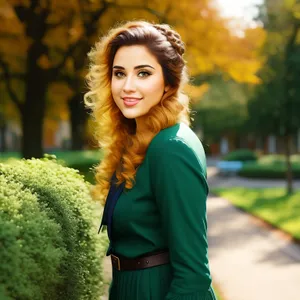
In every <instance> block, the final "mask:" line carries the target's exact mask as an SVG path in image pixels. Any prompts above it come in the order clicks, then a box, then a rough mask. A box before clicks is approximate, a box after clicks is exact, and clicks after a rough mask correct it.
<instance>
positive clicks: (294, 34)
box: [0, 0, 300, 300]
mask: <svg viewBox="0 0 300 300" xmlns="http://www.w3.org/2000/svg"><path fill="white" fill-rule="evenodd" d="M133 19H144V20H148V21H155V22H158V23H168V24H170V25H171V26H173V27H174V28H175V29H176V30H177V31H178V32H179V33H180V35H181V36H182V39H183V41H184V42H185V43H186V54H185V59H186V61H187V64H188V69H189V73H190V76H191V84H190V85H189V86H187V87H186V89H185V91H186V93H187V94H188V95H189V96H190V98H191V109H192V117H193V122H192V128H193V130H194V131H195V132H196V133H197V134H198V136H199V137H200V139H201V140H202V142H203V145H204V147H205V150H206V154H207V158H208V167H209V168H208V177H209V178H208V180H209V183H210V186H211V192H212V194H213V195H218V197H220V198H218V199H221V198H222V197H224V198H226V199H227V200H226V201H229V202H230V203H231V204H230V205H232V206H233V207H238V208H240V209H241V208H242V209H243V211H244V212H247V213H249V214H250V215H251V216H255V218H258V219H259V220H260V221H263V222H265V223H264V224H265V225H264V226H270V227H268V228H269V230H271V229H270V228H272V229H274V228H276V229H278V230H280V232H281V233H282V234H285V236H286V240H290V241H292V242H293V247H294V246H295V245H296V244H299V240H300V218H299V215H300V193H299V188H300V183H299V179H300V84H299V78H300V1H297V0H201V1H200V0H181V1H170V0H153V1H143V0H130V1H129V0H119V1H118V0H75V1H54V0H47V1H46V0H41V1H37V0H26V1H25V0H23V1H22V0H0V24H1V26H0V162H5V163H8V162H9V161H10V160H11V159H20V158H27V159H29V158H32V157H35V158H42V157H43V156H44V154H45V153H47V154H55V155H56V157H57V158H58V159H59V161H60V162H61V163H62V164H64V165H65V166H68V167H72V168H75V169H77V170H79V171H80V173H81V174H83V175H84V176H85V179H86V180H87V181H89V182H91V183H94V176H93V172H92V167H93V166H95V165H96V164H97V163H98V162H99V160H100V159H101V156H102V153H101V150H99V149H97V142H96V141H95V140H94V137H93V121H92V119H91V118H90V116H89V111H87V110H86V109H85V107H84V104H83V94H84V93H85V92H86V91H87V88H86V84H85V81H84V76H85V75H86V73H87V69H88V61H87V53H88V51H89V50H90V49H91V47H92V46H93V45H94V43H95V42H96V41H97V40H98V39H99V37H100V36H101V35H103V34H105V33H106V31H107V30H108V29H109V28H110V27H112V26H113V25H115V24H116V23H118V22H121V21H125V20H133ZM211 203H212V202H211ZM214 203H218V202H217V200H216V201H215V202H214ZM220 203H221V202H220ZM222 203H223V204H224V202H222ZM222 203H221V204H220V205H221V206H222ZM226 203H227V202H226ZM215 209H216V207H215ZM209 213H210V214H211V224H212V228H214V226H213V225H214V224H215V223H216V222H219V223H220V220H222V214H221V215H219V214H217V213H216V214H215V215H213V214H214V206H213V205H212V206H209ZM232 217H233V218H235V216H234V215H233V216H232ZM227 221H228V220H227ZM228 222H229V221H228ZM241 224H242V223H240V224H237V227H239V226H240V227H241V226H242V225H241ZM219 234H220V232H219ZM249 234H250V233H249ZM216 235H217V233H216V234H215V235H212V234H211V238H210V243H211V245H212V251H211V253H212V256H213V254H214V251H217V250H216V249H217V248H218V249H221V248H222V249H227V248H226V247H227V242H226V244H225V245H224V244H222V240H218V239H216ZM250 235H251V234H250ZM214 237H215V239H214ZM233 238H234V234H233V235H232V236H231V237H230V236H229V237H228V239H233ZM226 241H227V240H226ZM274 245H275V244H274V243H273V247H275V246H274ZM293 249H296V248H293ZM297 249H298V248H297ZM227 250H228V249H227ZM293 251H294V252H293V253H298V254H295V255H296V256H297V255H299V256H297V259H295V258H294V261H296V262H297V263H296V264H297V267H298V269H297V270H295V271H294V272H297V273H295V276H296V274H297V275H299V277H298V278H300V273H299V262H300V258H299V257H300V251H299V249H298V250H293ZM298 251H299V252H298ZM227 252H228V251H227ZM243 253H244V255H246V252H243ZM218 255H219V257H222V255H221V254H220V253H218ZM295 255H294V257H296V256H295ZM226 257H227V256H225V257H224V260H225V259H228V261H230V259H229V258H228V257H227V258H226ZM245 257H247V256H245ZM248 257H249V256H248ZM276 257H277V256H276V255H275V259H276ZM273 258H274V257H273ZM253 264H255V263H253ZM231 265H232V264H231ZM257 265H259V264H257ZM212 266H213V269H214V274H221V273H222V272H221V271H220V270H221V268H222V267H224V268H228V267H229V266H226V267H225V266H223V265H222V263H218V262H217V261H216V262H214V260H213V259H212ZM251 270H252V269H251ZM251 270H250V269H249V272H250V273H251V272H252V271H253V272H255V273H253V274H260V273H261V272H262V274H265V273H263V271H262V270H260V269H257V270H256V269H255V270H252V271H251ZM268 271H269V272H271V273H272V272H273V271H274V270H270V269H268ZM276 272H283V273H282V274H285V273H284V271H283V270H280V271H279V270H276ZM250 273H249V274H250ZM273 273H274V272H273ZM225 274H226V273H224V276H223V277H222V276H218V275H217V276H216V282H219V288H220V290H221V292H220V294H222V291H223V297H224V299H227V300H234V299H239V300H247V299H254V300H258V299H260V298H263V296H260V298H257V296H252V298H246V297H244V296H241V294H239V295H240V296H238V297H236V296H234V295H233V294H230V291H232V289H231V286H230V283H228V282H227V279H228V278H227V279H224V278H225V277H228V276H226V275H225ZM251 274H252V273H251ZM253 274H252V275H253ZM227 275H228V273H227ZM295 276H294V277H295ZM294 277H293V278H294ZM251 278H252V279H253V277H251ZM285 278H287V277H285ZM252 279H251V280H252ZM271 279H272V278H271ZM271 279H270V282H271V283H270V287H271V286H272V283H274V282H276V280H279V279H278V278H277V279H274V280H271ZM236 280H237V281H238V279H237V278H236ZM290 282H292V285H293V286H295V284H294V281H290ZM298 283H299V284H300V279H299V280H298ZM240 286H243V285H242V284H240ZM265 286H266V289H267V286H268V284H266V285H265ZM248 288H249V286H248ZM245 289H246V287H245ZM262 289H263V288H262ZM252 290H253V289H252ZM260 291H261V290H260ZM226 294H227V295H226ZM261 295H262V294H261ZM276 295H278V297H279V295H281V294H280V292H276V291H274V294H272V295H270V294H268V295H266V297H264V299H272V300H276V299H277V298H276ZM226 296H227V298H226ZM229 296H230V297H229ZM220 297H221V296H220ZM228 297H229V298H228ZM278 299H282V298H278ZM286 299H294V300H297V299H299V298H297V296H295V294H291V295H290V298H288V297H286Z"/></svg>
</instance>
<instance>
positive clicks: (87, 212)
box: [0, 158, 104, 300]
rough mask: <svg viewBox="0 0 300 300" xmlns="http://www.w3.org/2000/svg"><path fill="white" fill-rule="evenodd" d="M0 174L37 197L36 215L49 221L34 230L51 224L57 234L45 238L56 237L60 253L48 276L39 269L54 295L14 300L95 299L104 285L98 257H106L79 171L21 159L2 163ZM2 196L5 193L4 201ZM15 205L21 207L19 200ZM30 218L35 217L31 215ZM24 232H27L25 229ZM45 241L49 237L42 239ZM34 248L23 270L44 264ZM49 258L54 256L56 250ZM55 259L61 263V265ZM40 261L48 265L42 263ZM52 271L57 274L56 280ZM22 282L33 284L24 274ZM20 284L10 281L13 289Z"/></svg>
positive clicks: (50, 293)
mask: <svg viewBox="0 0 300 300" xmlns="http://www.w3.org/2000/svg"><path fill="white" fill-rule="evenodd" d="M0 174H2V177H5V179H6V181H7V182H11V183H15V184H19V185H20V186H22V188H23V189H26V190H28V191H30V193H31V194H32V195H35V197H36V199H37V201H38V205H39V208H40V210H41V211H42V212H43V213H44V214H46V215H47V218H46V217H45V218H44V220H45V222H47V220H51V221H52V223H49V225H47V224H46V223H45V224H46V225H44V224H43V223H41V224H40V223H37V224H36V227H39V228H40V227H41V228H47V226H48V227H49V226H50V224H53V222H54V224H56V226H57V227H55V228H57V229H56V231H55V230H54V229H53V230H49V231H50V233H49V235H50V236H52V235H53V234H54V233H55V235H57V239H58V240H57V242H56V243H55V245H56V247H58V248H59V249H60V250H59V251H58V252H57V254H56V256H57V259H56V260H57V264H59V267H58V268H57V264H56V265H55V259H54V258H53V263H52V262H50V263H48V265H49V266H48V269H49V268H53V272H52V273H51V272H49V273H48V272H47V268H45V266H42V271H43V272H42V275H41V278H44V279H43V280H45V282H47V281H51V280H52V284H51V287H49V289H50V288H51V289H52V291H50V292H49V294H48V293H47V294H46V295H44V296H43V297H40V298H36V297H25V296H24V294H19V295H18V297H14V299H51V300H55V299H72V300H76V299H80V300H81V299H89V300H90V299H99V297H100V294H101V292H102V284H103V282H102V278H101V275H102V274H101V259H102V257H101V253H104V249H103V246H102V245H101V244H100V241H99V236H97V227H96V226H97V225H98V222H97V223H96V224H97V225H96V224H94V223H93V222H94V221H95V214H94V210H93V208H94V206H93V204H92V202H91V199H90V195H89V185H88V184H87V183H86V182H84V180H83V177H82V176H81V175H79V174H78V171H76V170H74V169H69V168H66V167H63V166H61V165H59V164H57V163H56V161H51V160H48V159H46V158H45V159H42V160H38V159H32V160H20V161H15V162H12V163H10V164H5V165H4V164H0ZM12 190H13V189H12ZM28 193H29V192H28ZM6 196H7V195H6V194H4V197H6ZM18 201H19V202H20V203H21V200H20V199H19V198H18ZM28 201H29V200H28ZM31 201H32V202H33V201H34V200H31ZM29 208H30V207H29ZM29 208H28V209H29ZM15 211H16V210H15ZM16 213H17V211H16ZM33 214H35V213H34V212H33ZM36 218H37V217H36ZM26 219H27V218H26ZM32 220H34V219H32ZM97 221H99V219H98V220H97ZM12 224H14V223H12ZM7 226H8V225H7ZM11 226H13V225H11ZM52 226H54V225H52ZM2 228H3V227H2ZM12 228H13V229H9V230H12V231H14V230H15V231H17V229H16V228H17V227H16V225H15V227H12ZM34 228H35V227H34ZM40 230H42V229H40ZM2 231H3V230H2ZM24 231H26V233H27V230H26V229H24ZM35 234H37V235H38V231H37V233H36V231H35V230H34V229H32V235H35ZM8 235H9V233H8ZM46 237H47V235H45V238H46ZM11 239H14V235H12V236H11ZM50 240H51V239H50ZM37 245H38V243H37V242H35V240H33V241H32V242H31V243H29V244H28V247H30V249H31V251H32V253H33V254H34V255H33V256H32V257H31V258H30V259H31V261H28V262H27V264H26V268H32V267H33V266H35V265H36V262H35V259H36V258H38V260H41V261H42V260H43V259H42V258H40V257H41V256H43V254H42V253H40V250H38V251H34V249H33V248H35V247H36V246H37ZM46 245H47V243H46ZM49 251H50V252H52V250H50V248H49V249H48V248H47V252H49ZM53 253H54V254H55V251H54V250H53ZM59 253H60V256H59ZM54 254H53V255H54ZM12 255H13V252H12ZM59 258H60V259H61V261H59ZM44 262H46V260H43V263H44ZM20 263H22V264H21V266H22V268H24V265H23V261H22V260H20ZM44 270H45V271H44ZM55 272H58V275H56V273H55ZM4 274H6V276H8V278H9V273H7V272H4ZM38 274H39V273H38V272H37V273H35V274H33V275H34V276H33V277H35V276H39V275H38ZM4 276H5V275H4ZM24 277H25V278H23V280H24V281H26V280H29V281H30V280H31V278H30V277H26V276H25V275H24ZM48 277H49V278H48ZM41 280H42V279H41ZM21 283H22V282H17V281H15V282H13V284H14V285H16V286H18V285H19V284H21ZM32 284H35V282H34V281H33V282H32ZM44 287H45V284H41V285H40V286H39V284H36V285H35V288H36V289H38V288H40V289H41V291H40V293H43V290H44ZM7 290H10V289H7ZM45 291H47V289H45Z"/></svg>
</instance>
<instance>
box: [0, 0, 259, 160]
mask: <svg viewBox="0 0 300 300" xmlns="http://www.w3.org/2000/svg"><path fill="white" fill-rule="evenodd" d="M0 7H1V12H2V14H0V20H1V24H2V26H1V29H0V39H1V43H0V45H1V46H0V65H1V69H2V78H3V79H4V80H5V83H6V89H7V92H8V93H9V95H10V98H11V100H12V101H13V103H14V104H15V105H16V107H17V108H18V110H19V111H20V115H21V119H22V122H21V123H22V129H23V143H22V145H23V146H22V153H23V156H24V157H32V156H35V157H41V156H42V152H43V149H42V133H43V122H44V118H45V114H46V102H47V101H46V100H47V97H46V96H47V91H49V87H50V85H51V84H52V83H53V82H56V81H59V80H67V78H68V84H69V86H71V87H72V89H73V91H74V95H72V98H70V101H69V103H70V109H71V111H72V112H73V113H72V115H73V117H72V120H74V121H73V124H74V126H75V124H81V123H82V120H83V123H84V121H85V115H84V114H82V115H81V117H80V118H79V120H78V119H76V118H75V116H78V115H79V112H80V111H83V105H82V90H81V85H80V84H79V82H82V77H83V75H84V66H85V64H86V61H85V57H86V52H87V51H88V49H89V48H90V46H91V45H92V44H93V43H94V42H95V40H96V39H97V35H99V34H101V33H103V32H105V31H106V30H107V29H108V28H109V27H111V26H112V25H113V23H115V21H118V20H120V19H122V20H123V19H124V20H127V19H137V18H139V19H140V18H143V19H147V20H150V21H151V20H154V21H156V22H168V23H170V24H171V25H174V26H175V27H176V29H177V30H178V31H179V33H180V34H181V35H182V37H183V39H184V41H185V42H186V45H187V55H186V59H187V61H188V62H189V64H188V65H189V69H190V72H191V73H192V75H193V76H194V78H195V82H196V81H197V82H198V84H199V85H201V84H203V83H205V82H206V81H207V80H208V78H210V77H211V76H213V75H214V74H215V73H219V72H221V73H226V74H228V76H230V77H231V78H233V79H235V80H237V81H242V82H243V81H248V82H257V77H256V76H255V72H256V70H257V69H258V68H259V65H260V62H259V61H257V59H256V43H255V42H254V40H253V39H252V40H251V39H249V40H247V39H246V38H245V39H238V38H236V37H235V36H234V35H233V34H232V33H231V32H230V30H229V29H228V27H227V25H226V21H225V20H223V19H222V18H221V17H220V15H219V13H218V11H217V9H215V8H214V7H213V6H212V5H211V1H209V0H206V1H201V2H199V1H196V0H193V1H192V2H191V1H187V0H183V1H180V2H172V1H169V0H164V1H158V0H154V1H151V2H150V1H142V0H135V1H125V0H123V1H122V0H120V1H114V0H110V1H109V0H106V1H105V0H102V1H100V0H99V1H87V0H77V1H73V2H69V1H68V2H58V1H53V0H52V1H51V0H48V1H46V0H44V1H37V0H31V1H25V0H18V1H17V0H10V1H7V2H5V1H4V0H1V2H0ZM182 12H184V14H182ZM191 20H192V21H191ZM11 24H14V26H11ZM16 42H17V43H18V47H17V48H16V47H14V45H15V43H16ZM229 44H230V45H231V47H229ZM238 62H240V64H243V66H244V68H243V69H242V68H240V65H239V64H238ZM17 90H18V92H16V91H17ZM79 128H80V127H79ZM76 132H78V131H77V130H74V135H76ZM79 143H80V141H79ZM74 144H75V143H74Z"/></svg>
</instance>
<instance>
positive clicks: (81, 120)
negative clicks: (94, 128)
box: [69, 93, 88, 150]
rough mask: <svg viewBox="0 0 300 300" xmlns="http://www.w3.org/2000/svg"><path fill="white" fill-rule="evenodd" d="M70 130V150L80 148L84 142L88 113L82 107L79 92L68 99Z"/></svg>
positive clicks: (81, 98)
mask: <svg viewBox="0 0 300 300" xmlns="http://www.w3.org/2000/svg"><path fill="white" fill-rule="evenodd" d="M69 110H70V116H71V132H72V144H71V149H72V150H82V149H83V148H84V143H85V125H86V121H87V117H88V114H87V112H86V110H85V107H84V102H83V97H82V94H81V93H78V94H76V95H74V96H73V97H72V98H71V99H70V101H69Z"/></svg>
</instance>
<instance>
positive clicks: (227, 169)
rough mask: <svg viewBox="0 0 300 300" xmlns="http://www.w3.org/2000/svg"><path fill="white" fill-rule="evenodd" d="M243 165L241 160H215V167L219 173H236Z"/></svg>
mask: <svg viewBox="0 0 300 300" xmlns="http://www.w3.org/2000/svg"><path fill="white" fill-rule="evenodd" d="M242 167H243V162H241V161H237V160H235V161H226V160H221V161H219V162H217V168H218V169H219V173H220V174H236V173H237V172H238V171H239V170H240V169H241V168H242Z"/></svg>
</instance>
